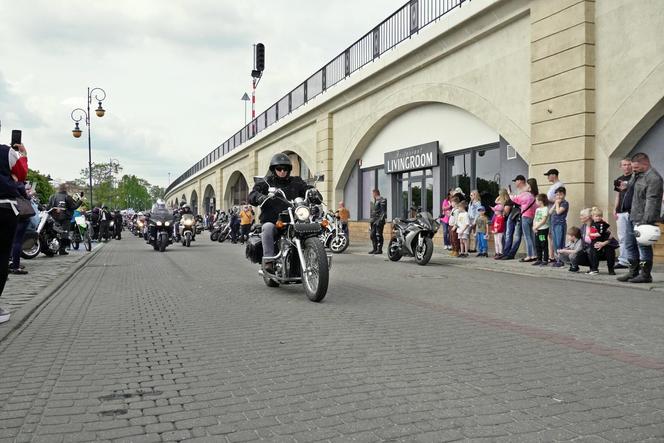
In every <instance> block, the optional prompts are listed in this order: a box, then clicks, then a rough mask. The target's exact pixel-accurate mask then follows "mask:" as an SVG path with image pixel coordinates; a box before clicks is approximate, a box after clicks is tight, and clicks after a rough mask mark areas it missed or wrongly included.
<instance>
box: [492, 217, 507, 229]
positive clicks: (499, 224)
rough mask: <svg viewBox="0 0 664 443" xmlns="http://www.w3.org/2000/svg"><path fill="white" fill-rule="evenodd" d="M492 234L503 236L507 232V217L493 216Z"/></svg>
mask: <svg viewBox="0 0 664 443" xmlns="http://www.w3.org/2000/svg"><path fill="white" fill-rule="evenodd" d="M491 232H492V233H494V234H502V233H503V232H505V217H504V216H503V215H502V214H496V215H494V216H493V221H492V222H491Z"/></svg>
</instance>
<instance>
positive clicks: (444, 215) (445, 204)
mask: <svg viewBox="0 0 664 443" xmlns="http://www.w3.org/2000/svg"><path fill="white" fill-rule="evenodd" d="M451 213H452V188H450V189H449V190H448V191H447V196H446V197H445V198H444V199H443V201H442V202H441V204H440V224H441V225H442V227H443V247H444V248H445V249H447V250H450V249H452V242H451V240H450V227H449V225H448V223H449V221H450V214H451Z"/></svg>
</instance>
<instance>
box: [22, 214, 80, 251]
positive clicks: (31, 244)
mask: <svg viewBox="0 0 664 443" xmlns="http://www.w3.org/2000/svg"><path fill="white" fill-rule="evenodd" d="M56 210H57V208H51V209H49V210H43V211H41V212H40V213H39V225H38V226H37V229H36V230H34V231H32V230H30V231H28V232H26V235H25V236H24V237H23V249H22V251H21V257H23V258H25V259H28V260H29V259H33V258H35V257H37V256H38V255H39V253H40V252H43V253H44V254H45V255H46V256H48V257H53V256H54V255H55V254H57V253H58V251H59V250H60V244H61V243H62V242H63V241H65V240H67V239H68V238H69V229H68V227H65V226H61V225H59V224H58V223H56V222H55V220H53V217H51V212H53V211H56Z"/></svg>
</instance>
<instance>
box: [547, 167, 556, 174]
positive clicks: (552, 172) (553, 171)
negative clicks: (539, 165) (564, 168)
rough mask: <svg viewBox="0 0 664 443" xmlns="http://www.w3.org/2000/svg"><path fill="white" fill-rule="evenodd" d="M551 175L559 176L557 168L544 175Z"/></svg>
mask: <svg viewBox="0 0 664 443" xmlns="http://www.w3.org/2000/svg"><path fill="white" fill-rule="evenodd" d="M551 174H553V175H558V170H557V169H555V168H552V169H549V170H548V171H546V172H545V173H544V175H551Z"/></svg>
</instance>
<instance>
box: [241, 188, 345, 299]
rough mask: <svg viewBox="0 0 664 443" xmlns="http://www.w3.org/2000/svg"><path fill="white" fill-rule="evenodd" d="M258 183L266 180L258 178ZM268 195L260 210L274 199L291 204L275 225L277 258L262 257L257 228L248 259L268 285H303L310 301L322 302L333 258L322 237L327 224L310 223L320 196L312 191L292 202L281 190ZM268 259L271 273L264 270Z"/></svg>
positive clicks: (249, 242) (250, 241)
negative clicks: (328, 253)
mask: <svg viewBox="0 0 664 443" xmlns="http://www.w3.org/2000/svg"><path fill="white" fill-rule="evenodd" d="M255 180H256V181H258V180H264V178H263V177H256V178H255ZM268 192H269V194H268V198H267V199H266V200H265V201H264V202H263V204H261V207H262V206H263V205H264V204H265V202H267V201H269V200H272V199H279V200H281V201H283V202H284V203H285V204H287V205H288V207H287V209H286V210H284V211H283V212H282V213H281V214H279V219H278V220H277V223H276V224H275V225H276V227H277V231H278V239H277V240H276V241H275V251H276V255H275V256H274V257H263V246H262V243H261V234H260V227H254V228H253V230H252V232H251V234H250V235H249V239H248V241H247V246H246V250H245V253H246V256H247V258H248V259H249V260H250V261H251V262H253V263H257V264H260V265H261V269H260V270H259V271H258V273H259V275H261V276H262V277H263V280H264V282H265V284H266V285H267V286H269V287H272V288H275V287H278V286H279V285H280V284H300V283H301V284H303V285H304V291H305V292H306V294H307V297H308V298H309V300H311V301H314V302H320V301H322V300H323V299H324V298H325V295H326V294H327V286H328V282H329V278H330V267H331V265H332V257H331V255H330V256H328V255H327V254H326V252H325V246H323V243H321V241H320V238H319V235H320V233H321V231H322V229H323V228H324V227H325V225H326V224H327V221H326V220H322V221H321V222H320V223H319V222H312V221H311V209H312V207H313V206H314V205H315V204H317V203H319V202H320V200H321V198H320V193H319V192H318V191H317V190H316V189H309V190H307V193H306V196H305V198H304V199H303V198H300V197H298V198H296V199H295V200H292V201H290V200H288V199H287V198H286V195H285V194H284V192H283V191H282V190H281V189H276V188H270V189H269V191H268ZM314 201H315V203H314ZM266 260H269V261H272V262H273V268H272V271H271V272H268V271H267V270H266V269H265V262H266Z"/></svg>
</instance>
